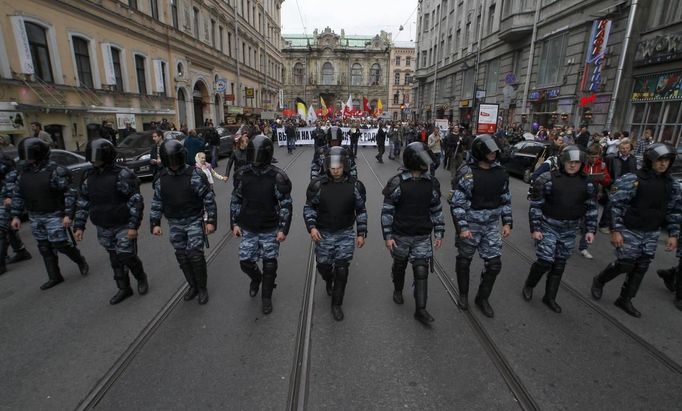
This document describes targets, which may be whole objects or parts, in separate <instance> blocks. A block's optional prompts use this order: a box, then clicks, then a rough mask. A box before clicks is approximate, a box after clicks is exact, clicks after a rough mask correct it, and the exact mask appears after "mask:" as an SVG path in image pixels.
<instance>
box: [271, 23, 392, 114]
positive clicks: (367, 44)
mask: <svg viewBox="0 0 682 411" xmlns="http://www.w3.org/2000/svg"><path fill="white" fill-rule="evenodd" d="M283 37H284V47H283V49H282V56H283V59H284V86H283V96H282V105H283V107H284V108H294V107H295V101H296V98H300V99H302V100H303V101H304V102H305V103H306V104H307V105H308V106H310V105H311V104H313V105H314V107H316V108H318V107H320V98H323V99H324V101H325V104H326V105H327V106H330V105H333V106H334V107H335V110H340V109H341V105H342V103H346V102H347V101H348V96H349V95H350V96H352V100H353V106H354V107H355V108H356V109H360V110H362V108H363V107H362V102H363V100H362V99H363V97H366V98H367V100H368V102H369V106H370V108H371V109H372V110H374V109H375V108H376V107H377V104H378V102H379V99H381V102H382V105H383V106H384V109H383V110H384V112H386V107H387V106H386V102H387V98H388V95H389V93H388V82H389V79H388V76H389V56H390V53H391V51H390V50H391V35H390V34H389V33H386V32H383V31H382V32H381V33H380V34H378V35H376V36H356V35H353V36H347V35H346V34H345V33H344V31H343V30H341V34H340V35H339V34H336V33H334V32H333V31H332V30H331V29H330V28H329V27H327V28H325V29H324V30H323V31H321V32H318V30H317V29H315V31H314V32H313V34H312V35H288V34H287V35H284V36H283Z"/></svg>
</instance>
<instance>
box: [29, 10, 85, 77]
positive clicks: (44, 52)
mask: <svg viewBox="0 0 682 411" xmlns="http://www.w3.org/2000/svg"><path fill="white" fill-rule="evenodd" d="M25 25H26V36H27V37H28V47H29V49H30V50H31V60H33V70H34V74H35V76H36V77H37V78H39V79H41V80H43V81H46V82H48V83H52V82H53V81H54V77H53V76H52V63H51V62H50V50H49V49H48V47H47V33H46V30H45V29H44V28H43V27H42V26H39V25H37V24H35V23H29V22H26V23H25ZM89 63H90V61H89V60H88V64H89Z"/></svg>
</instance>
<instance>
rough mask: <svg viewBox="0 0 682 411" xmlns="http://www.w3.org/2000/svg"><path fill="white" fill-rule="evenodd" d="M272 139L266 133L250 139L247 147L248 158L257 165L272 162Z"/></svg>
mask: <svg viewBox="0 0 682 411" xmlns="http://www.w3.org/2000/svg"><path fill="white" fill-rule="evenodd" d="M273 151H274V149H273V147H272V141H270V139H269V138H267V137H265V136H264V135H258V136H255V137H253V138H252V139H251V140H249V146H248V147H247V148H246V158H247V159H248V160H249V162H250V163H251V164H253V165H254V166H255V167H261V166H266V165H268V164H270V162H272V154H273Z"/></svg>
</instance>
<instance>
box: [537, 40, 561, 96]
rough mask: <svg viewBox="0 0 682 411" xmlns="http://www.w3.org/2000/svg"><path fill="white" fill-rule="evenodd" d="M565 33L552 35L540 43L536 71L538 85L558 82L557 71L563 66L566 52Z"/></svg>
mask: <svg viewBox="0 0 682 411" xmlns="http://www.w3.org/2000/svg"><path fill="white" fill-rule="evenodd" d="M567 38H568V36H567V34H566V33H563V34H560V35H558V36H554V37H552V38H549V39H547V40H545V41H544V42H543V43H542V53H541V54H540V60H539V61H540V67H539V72H538V86H545V85H552V84H557V83H559V73H560V72H561V69H562V68H563V61H564V55H565V53H566V39H567Z"/></svg>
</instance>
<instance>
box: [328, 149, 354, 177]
mask: <svg viewBox="0 0 682 411" xmlns="http://www.w3.org/2000/svg"><path fill="white" fill-rule="evenodd" d="M339 166H341V167H343V172H344V173H346V174H347V173H348V172H349V171H350V160H349V158H348V152H347V151H346V149H345V148H343V147H332V148H330V149H329V153H327V155H326V156H325V158H324V171H325V173H330V172H331V169H332V168H336V167H339Z"/></svg>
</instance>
